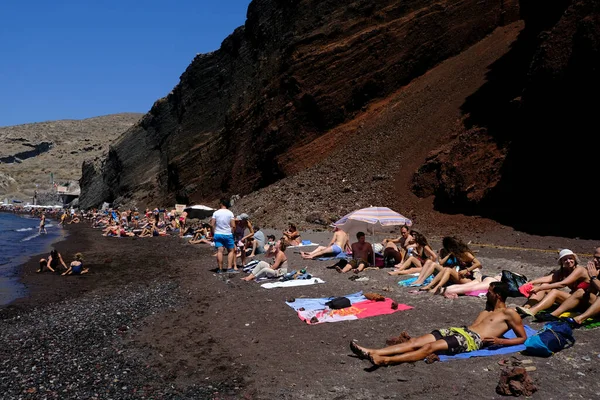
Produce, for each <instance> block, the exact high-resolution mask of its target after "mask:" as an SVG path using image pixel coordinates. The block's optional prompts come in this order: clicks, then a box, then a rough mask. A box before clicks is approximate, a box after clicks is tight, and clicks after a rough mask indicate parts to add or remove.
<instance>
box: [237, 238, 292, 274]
mask: <svg viewBox="0 0 600 400" xmlns="http://www.w3.org/2000/svg"><path fill="white" fill-rule="evenodd" d="M286 247H287V242H286V240H285V238H283V237H282V238H281V239H280V240H279V248H278V249H277V251H276V253H275V260H274V261H273V264H271V265H269V263H267V262H266V261H260V262H259V263H258V264H256V267H254V269H253V270H252V273H251V274H250V275H248V276H247V277H245V278H241V279H242V280H243V281H246V282H250V281H252V280H254V279H258V278H262V277H267V278H277V277H280V276H283V275H285V274H287V270H288V260H287V256H286V255H285V249H286Z"/></svg>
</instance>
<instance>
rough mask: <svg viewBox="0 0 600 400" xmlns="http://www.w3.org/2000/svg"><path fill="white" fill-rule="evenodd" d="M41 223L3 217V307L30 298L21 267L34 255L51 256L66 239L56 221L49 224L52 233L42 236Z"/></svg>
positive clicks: (0, 289)
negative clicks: (56, 246)
mask: <svg viewBox="0 0 600 400" xmlns="http://www.w3.org/2000/svg"><path fill="white" fill-rule="evenodd" d="M39 223H40V220H39V218H33V217H29V216H20V215H16V214H10V213H0V305H5V304H8V303H10V302H11V301H13V300H15V299H17V298H19V297H23V296H26V295H27V289H26V288H25V286H24V285H23V284H21V283H20V282H19V276H18V271H17V267H18V266H19V265H21V264H23V263H24V262H26V261H27V260H28V259H29V257H31V256H33V255H36V254H40V253H44V252H49V251H50V245H51V244H52V243H54V242H55V241H57V240H61V239H62V238H64V237H65V235H66V234H65V232H64V229H62V228H61V227H59V226H58V221H54V220H46V231H47V232H48V233H46V234H44V233H42V234H40V233H38V227H39Z"/></svg>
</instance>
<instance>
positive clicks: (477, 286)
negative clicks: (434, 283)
mask: <svg viewBox="0 0 600 400" xmlns="http://www.w3.org/2000/svg"><path fill="white" fill-rule="evenodd" d="M498 281H500V279H499V278H498V277H493V278H492V277H487V278H485V279H484V280H483V281H481V282H478V281H471V282H469V283H463V284H459V285H452V286H448V287H447V288H446V290H445V292H444V294H448V295H454V294H456V295H459V294H465V293H468V292H475V291H478V290H486V289H487V288H488V287H489V286H490V283H492V282H498Z"/></svg>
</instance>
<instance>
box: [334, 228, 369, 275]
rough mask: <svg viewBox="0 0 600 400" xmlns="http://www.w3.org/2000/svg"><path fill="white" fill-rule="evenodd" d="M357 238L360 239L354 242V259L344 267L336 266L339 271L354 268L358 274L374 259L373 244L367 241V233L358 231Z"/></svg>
mask: <svg viewBox="0 0 600 400" xmlns="http://www.w3.org/2000/svg"><path fill="white" fill-rule="evenodd" d="M356 239H358V241H357V242H354V243H352V260H350V261H349V262H348V264H346V265H345V266H344V267H339V266H336V268H335V269H336V271H337V272H342V273H344V272H348V271H350V270H352V271H353V272H354V273H355V274H358V273H359V272H361V271H362V270H363V269H365V268H366V267H368V266H369V264H370V262H371V261H373V246H371V243H369V242H367V241H366V237H365V233H364V232H358V233H357V234H356ZM342 261H345V260H340V262H342Z"/></svg>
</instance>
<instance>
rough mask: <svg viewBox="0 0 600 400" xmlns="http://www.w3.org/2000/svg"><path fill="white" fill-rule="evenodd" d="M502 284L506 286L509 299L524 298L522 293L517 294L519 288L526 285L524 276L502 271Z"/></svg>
mask: <svg viewBox="0 0 600 400" xmlns="http://www.w3.org/2000/svg"><path fill="white" fill-rule="evenodd" d="M500 280H501V281H502V282H504V283H506V284H508V296H509V297H524V296H523V293H521V292H519V286H523V285H524V284H525V283H527V277H526V276H525V275H521V274H517V273H516V272H511V271H508V270H502V278H501V279H500Z"/></svg>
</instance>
